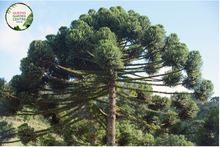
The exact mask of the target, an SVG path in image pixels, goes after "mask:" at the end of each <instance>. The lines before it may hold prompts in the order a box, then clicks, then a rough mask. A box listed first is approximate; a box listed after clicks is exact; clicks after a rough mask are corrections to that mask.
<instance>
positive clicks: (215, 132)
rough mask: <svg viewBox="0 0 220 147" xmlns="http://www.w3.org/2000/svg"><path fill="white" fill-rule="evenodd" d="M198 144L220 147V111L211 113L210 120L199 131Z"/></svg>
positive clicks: (215, 110) (213, 110) (216, 110)
mask: <svg viewBox="0 0 220 147" xmlns="http://www.w3.org/2000/svg"><path fill="white" fill-rule="evenodd" d="M196 138H197V140H196V143H197V144H198V145H202V146H209V145H211V146H219V109H218V108H215V109H212V110H211V111H210V115H209V117H208V119H206V120H205V122H204V124H203V125H200V127H199V128H198V130H197V133H196Z"/></svg>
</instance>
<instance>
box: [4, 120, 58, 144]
mask: <svg viewBox="0 0 220 147" xmlns="http://www.w3.org/2000/svg"><path fill="white" fill-rule="evenodd" d="M3 120H5V121H7V122H8V123H12V124H13V127H14V128H17V127H18V126H20V125H21V124H23V123H28V125H29V126H31V127H33V128H34V130H35V131H37V130H42V129H46V128H48V127H49V124H45V123H43V122H40V121H37V120H34V119H32V120H30V121H24V120H23V118H20V117H17V118H16V119H15V118H12V117H7V118H6V117H4V118H2V119H0V121H3ZM53 136H54V137H56V139H58V140H60V139H61V138H59V137H58V136H57V135H55V134H54V135H53ZM15 140H19V138H17V137H16V138H13V139H11V140H9V141H15ZM3 146H24V145H23V144H22V143H21V142H14V143H7V144H4V145H3ZM27 146H39V143H36V144H34V143H29V144H27Z"/></svg>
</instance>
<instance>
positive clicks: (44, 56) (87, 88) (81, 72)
mask: <svg viewBox="0 0 220 147" xmlns="http://www.w3.org/2000/svg"><path fill="white" fill-rule="evenodd" d="M201 66H202V59H201V55H200V53H199V51H194V50H193V51H189V50H188V48H187V46H186V44H184V43H181V42H180V41H179V38H178V36H177V34H175V33H172V34H170V35H168V36H166V31H165V29H164V26H163V25H161V24H157V25H151V23H150V20H149V18H148V17H147V16H143V15H140V14H138V13H136V12H135V11H134V10H129V11H128V12H126V11H125V10H124V9H123V8H122V7H121V6H117V7H111V8H110V9H106V8H100V9H99V10H98V11H95V10H94V9H90V10H89V11H88V14H82V15H80V17H79V19H78V20H73V21H72V22H71V25H70V27H69V28H68V27H65V26H62V27H60V28H59V31H58V32H57V34H56V35H47V36H46V40H43V41H42V40H34V41H32V42H31V43H30V46H29V49H28V53H27V57H26V58H23V59H22V60H21V64H20V70H21V71H22V73H21V75H15V76H14V77H13V78H12V80H11V81H10V87H11V88H10V89H5V88H4V84H2V83H1V91H2V94H1V98H3V99H4V101H3V102H1V107H0V108H1V112H3V111H4V113H1V115H43V116H44V117H45V118H48V119H49V120H50V121H51V125H52V126H51V128H48V129H45V130H39V131H34V130H33V129H31V128H29V127H28V126H26V125H24V126H23V127H21V131H20V132H19V133H18V134H19V135H20V139H21V140H23V141H24V142H28V141H34V140H36V138H37V137H40V136H43V135H45V134H48V133H49V132H51V131H58V130H60V129H61V128H63V127H64V126H65V127H68V126H71V125H72V124H74V123H76V122H79V121H82V120H83V119H88V120H90V121H91V122H98V123H99V124H100V125H101V126H103V128H104V129H105V130H106V131H107V132H108V136H107V138H108V145H115V136H116V132H115V119H116V117H123V118H124V119H131V120H134V121H136V122H137V123H139V124H141V125H142V126H143V125H144V126H145V127H146V128H147V129H148V130H153V131H154V132H155V133H156V134H163V133H171V134H172V133H174V134H178V133H185V132H186V129H184V127H181V128H182V129H178V131H174V130H175V128H178V127H179V126H181V121H185V120H189V119H192V118H194V117H195V116H196V114H197V112H198V107H197V105H196V104H195V103H194V102H193V101H192V100H191V99H190V94H193V95H195V97H196V99H198V100H201V101H207V100H208V98H210V96H211V95H212V91H213V84H212V82H211V81H210V80H205V79H203V78H202V77H201V76H202V74H201ZM163 67H169V68H170V70H169V71H167V72H166V73H164V74H159V70H160V69H162V68H163ZM142 73H144V75H143V74H142ZM183 73H186V74H183ZM129 83H132V84H138V85H139V86H138V87H131V86H127V85H128V84H129ZM177 85H182V86H184V87H185V88H187V89H189V90H191V91H192V92H191V93H189V92H181V91H180V92H167V91H155V90H153V89H152V86H165V87H166V86H167V87H175V86H177ZM153 93H164V94H172V95H173V96H172V98H171V99H169V98H167V97H160V96H153V97H152V94H153ZM105 96H108V100H102V99H100V98H101V97H105ZM126 100H129V101H130V102H129V101H126ZM116 101H117V105H116ZM97 103H103V104H107V106H108V109H106V110H103V109H102V108H101V107H100V106H98V105H97ZM120 103H127V104H129V105H130V106H132V107H136V108H137V109H140V110H144V112H146V118H149V117H148V116H150V115H152V117H150V118H152V119H153V118H154V117H153V115H157V114H163V115H166V116H167V118H166V119H165V120H164V121H163V122H162V121H161V122H160V121H157V123H148V121H149V122H150V120H148V121H146V120H144V119H142V118H140V117H138V116H137V115H135V114H134V113H132V112H129V113H128V112H127V111H126V110H124V109H123V108H122V107H120V106H119V105H120ZM5 106H7V108H8V111H5V110H2V109H5ZM24 106H25V107H28V108H31V109H33V111H24V110H23V108H24ZM169 106H174V107H175V108H176V109H179V110H181V111H180V112H179V113H175V112H172V111H170V112H163V110H164V109H165V108H169ZM18 111H21V112H25V113H22V114H18ZM136 113H138V112H137V111H136ZM24 129H25V131H22V130H24ZM90 130H93V129H92V127H90ZM93 132H94V131H93ZM25 135H26V137H24V136H25Z"/></svg>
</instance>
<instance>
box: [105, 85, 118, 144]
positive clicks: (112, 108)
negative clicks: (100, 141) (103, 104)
mask: <svg viewBox="0 0 220 147" xmlns="http://www.w3.org/2000/svg"><path fill="white" fill-rule="evenodd" d="M115 96H116V95H115V81H114V82H112V83H111V85H110V88H109V112H108V136H107V137H108V146H115V119H116V116H115V114H116V105H115V99H116V97H115Z"/></svg>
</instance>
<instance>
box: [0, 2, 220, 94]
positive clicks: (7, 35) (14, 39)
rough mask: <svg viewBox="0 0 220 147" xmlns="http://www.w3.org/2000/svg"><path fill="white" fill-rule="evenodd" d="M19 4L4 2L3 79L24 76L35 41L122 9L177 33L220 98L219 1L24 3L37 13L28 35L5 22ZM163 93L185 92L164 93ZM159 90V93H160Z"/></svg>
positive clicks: (0, 15) (0, 24)
mask: <svg viewBox="0 0 220 147" xmlns="http://www.w3.org/2000/svg"><path fill="white" fill-rule="evenodd" d="M16 2H17V1H0V28H1V32H0V78H2V77H4V78H5V79H6V80H7V81H8V82H9V81H10V80H11V78H12V77H13V76H14V75H16V74H20V73H21V72H20V70H19V66H20V60H21V59H22V58H24V57H26V56H27V51H28V47H29V44H30V43H31V41H33V40H40V39H41V40H45V36H46V35H48V34H56V33H57V31H58V29H59V27H60V26H67V27H69V25H70V23H71V21H73V20H76V19H78V18H79V16H80V15H81V14H85V13H87V12H88V10H89V9H92V8H93V9H95V10H98V9H99V8H100V7H105V8H110V7H111V6H122V7H123V8H124V9H125V10H126V11H128V10H130V9H133V10H134V11H135V12H137V13H139V14H141V15H146V16H148V17H149V19H150V21H151V24H152V25H155V24H162V25H164V27H165V30H166V32H167V33H166V35H169V34H170V33H177V34H178V37H179V38H180V41H181V42H183V43H185V44H186V45H187V47H188V49H189V51H191V50H199V51H200V54H201V55H202V59H203V62H204V64H203V67H202V74H203V78H205V79H208V80H211V81H212V82H213V84H214V86H215V89H214V95H213V96H219V2H218V1H181V2H179V1H108V2H105V1H64V2H63V1H62V2H60V1H22V0H21V1H20V2H24V3H25V4H27V5H28V6H29V7H30V8H31V9H32V11H33V14H34V20H33V23H32V25H31V26H30V27H29V28H28V29H27V30H25V31H14V30H12V29H11V28H9V27H8V25H7V23H6V22H5V12H6V10H7V9H8V7H9V6H10V5H12V4H13V3H16ZM157 89H158V90H160V91H163V90H166V91H175V90H178V91H182V90H183V91H184V89H182V88H180V87H178V88H177V89H162V88H161V87H158V88H157ZM157 89H155V90H157Z"/></svg>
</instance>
